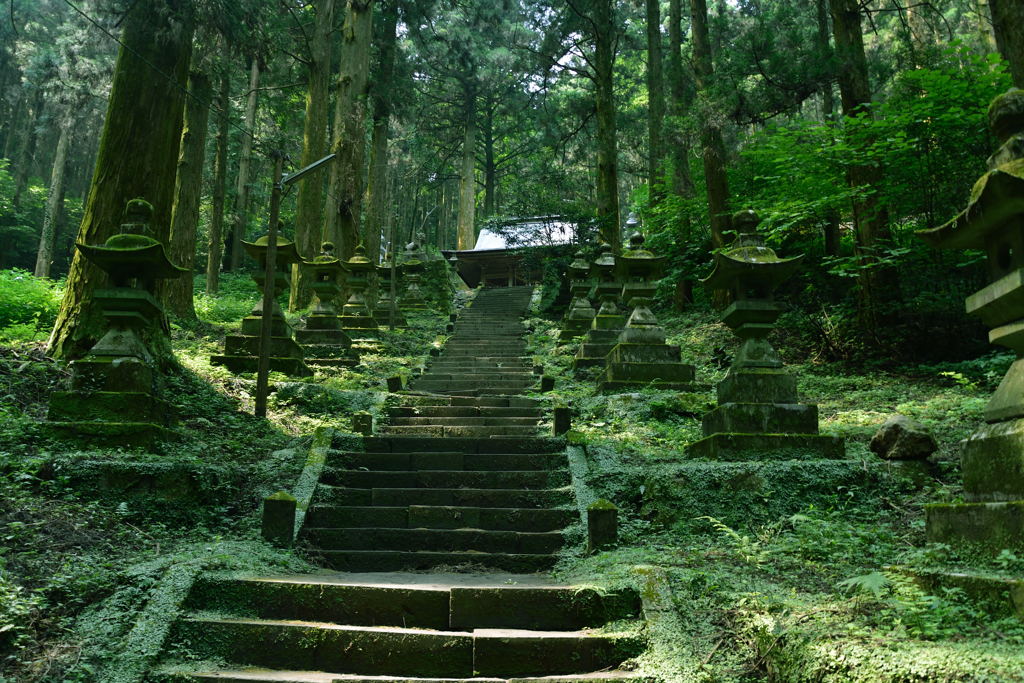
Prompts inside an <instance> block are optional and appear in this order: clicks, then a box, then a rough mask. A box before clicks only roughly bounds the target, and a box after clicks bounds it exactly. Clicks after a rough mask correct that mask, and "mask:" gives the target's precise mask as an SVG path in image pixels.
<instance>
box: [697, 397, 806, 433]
mask: <svg viewBox="0 0 1024 683" xmlns="http://www.w3.org/2000/svg"><path fill="white" fill-rule="evenodd" d="M702 426H703V429H704V433H705V434H715V433H719V432H721V433H772V432H775V433H783V434H817V433H818V406H816V405H807V404H803V403H722V404H720V405H719V406H718V407H717V408H715V409H714V410H712V411H711V412H710V413H708V414H707V415H705V416H704V419H703V421H702Z"/></svg>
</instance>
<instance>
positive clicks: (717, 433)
mask: <svg viewBox="0 0 1024 683" xmlns="http://www.w3.org/2000/svg"><path fill="white" fill-rule="evenodd" d="M758 222H759V219H758V217H757V215H756V214H755V213H754V212H753V211H741V212H740V213H738V214H736V215H735V216H734V217H733V222H732V224H733V228H734V229H735V230H736V231H737V233H738V235H737V237H736V240H735V242H733V244H732V245H731V246H729V247H728V248H727V249H725V250H723V251H721V252H719V253H717V254H715V259H714V261H715V265H714V270H713V271H712V272H711V275H709V276H708V277H707V278H705V279H704V280H702V282H703V284H704V286H705V287H707V288H708V289H709V290H716V289H720V290H726V291H728V292H729V293H730V294H731V296H732V304H730V305H729V307H728V308H726V309H725V311H724V312H723V313H722V321H723V322H724V323H725V324H726V325H728V326H729V329H731V330H732V331H733V332H734V333H735V334H736V336H738V337H739V338H740V339H741V343H740V348H739V351H737V353H736V358H735V359H734V360H733V363H732V366H731V367H730V368H729V371H728V374H726V376H725V379H723V380H722V381H721V382H719V384H718V407H717V408H715V409H714V410H712V411H711V412H710V413H708V414H707V415H705V416H704V419H703V425H702V427H703V431H704V435H705V436H704V438H703V439H701V440H699V441H697V442H695V443H693V444H691V445H690V447H689V453H690V454H691V455H692V456H694V457H699V458H707V459H710V460H757V459H788V460H797V459H820V458H841V457H842V456H843V455H844V454H845V448H844V446H843V441H842V439H840V438H838V437H833V436H824V435H820V434H818V407H817V406H816V405H814V404H806V403H800V402H799V401H798V398H797V390H796V378H795V377H794V376H792V375H790V374H789V373H788V372H786V370H785V369H784V368H783V363H782V360H781V359H780V358H779V355H778V353H776V352H775V349H774V348H772V345H771V343H769V341H768V335H769V333H770V332H771V331H772V330H773V329H774V327H775V321H776V320H777V319H778V317H779V315H780V314H782V312H783V311H784V310H785V308H786V307H785V304H783V303H782V302H779V301H776V300H775V299H774V297H773V292H774V290H775V288H776V287H778V286H779V285H780V284H781V283H782V282H784V281H785V280H787V279H788V278H789V277H791V276H792V275H793V274H794V273H795V272H796V270H797V269H798V268H799V266H800V262H801V260H803V256H797V257H795V258H788V259H784V258H779V257H778V256H777V255H776V254H775V251H774V250H772V249H771V248H769V247H767V246H765V244H764V239H763V238H762V237H761V236H760V235H759V234H758V233H757V225H758Z"/></svg>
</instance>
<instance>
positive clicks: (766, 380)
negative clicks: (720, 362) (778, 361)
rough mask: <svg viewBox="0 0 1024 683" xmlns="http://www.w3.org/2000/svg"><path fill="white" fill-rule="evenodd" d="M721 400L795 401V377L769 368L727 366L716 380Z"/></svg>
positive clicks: (750, 401)
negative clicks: (726, 371) (723, 377)
mask: <svg viewBox="0 0 1024 683" xmlns="http://www.w3.org/2000/svg"><path fill="white" fill-rule="evenodd" d="M717 393H718V402H719V403H720V404H721V403H744V402H748V403H796V402H797V394H796V377H793V376H792V375H790V374H789V373H787V372H785V371H782V370H775V369H770V368H730V370H729V374H727V375H726V376H725V379H723V380H722V381H721V382H719V383H718V392H717Z"/></svg>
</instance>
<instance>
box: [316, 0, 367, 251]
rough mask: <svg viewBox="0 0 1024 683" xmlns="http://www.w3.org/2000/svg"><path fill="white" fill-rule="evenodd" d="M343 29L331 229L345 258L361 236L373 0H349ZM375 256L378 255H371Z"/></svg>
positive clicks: (329, 214) (329, 201)
mask: <svg viewBox="0 0 1024 683" xmlns="http://www.w3.org/2000/svg"><path fill="white" fill-rule="evenodd" d="M346 11H347V14H346V16H345V24H344V26H343V27H342V29H341V36H342V37H341V54H340V57H339V65H340V69H339V72H338V93H337V100H336V102H335V109H334V137H333V140H332V142H331V151H332V152H334V153H335V154H337V155H338V156H337V158H336V159H335V160H334V162H333V164H332V166H331V180H330V188H331V189H330V191H329V192H328V197H327V220H326V227H327V230H326V233H327V237H328V239H330V240H331V241H332V242H334V243H335V245H337V252H336V253H337V254H338V255H339V256H340V257H341V258H345V259H347V258H350V257H351V256H352V253H353V252H354V251H355V248H356V246H357V245H358V244H359V240H360V230H359V227H360V222H361V221H360V213H361V210H362V199H363V158H364V157H365V151H364V147H365V146H366V145H365V138H366V132H365V128H364V127H365V122H366V83H367V79H368V74H369V70H370V39H371V37H372V35H373V2H372V0H348V2H347V4H346ZM369 256H370V258H372V259H374V260H376V259H377V254H370V255H369Z"/></svg>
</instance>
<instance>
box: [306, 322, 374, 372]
mask: <svg viewBox="0 0 1024 683" xmlns="http://www.w3.org/2000/svg"><path fill="white" fill-rule="evenodd" d="M295 341H296V342H298V343H299V345H301V346H302V350H303V352H304V355H305V361H306V364H307V365H320V366H324V367H345V368H351V367H354V366H356V365H358V364H359V358H358V357H355V358H353V357H352V354H351V353H350V351H349V349H350V347H351V346H352V340H351V339H349V337H348V335H347V334H345V331H344V330H343V329H341V320H340V319H339V318H338V316H336V315H316V314H313V315H310V316H309V317H308V318H306V327H305V329H302V330H295Z"/></svg>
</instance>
